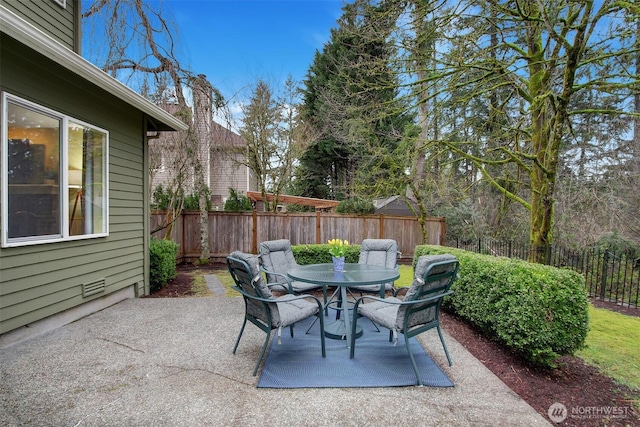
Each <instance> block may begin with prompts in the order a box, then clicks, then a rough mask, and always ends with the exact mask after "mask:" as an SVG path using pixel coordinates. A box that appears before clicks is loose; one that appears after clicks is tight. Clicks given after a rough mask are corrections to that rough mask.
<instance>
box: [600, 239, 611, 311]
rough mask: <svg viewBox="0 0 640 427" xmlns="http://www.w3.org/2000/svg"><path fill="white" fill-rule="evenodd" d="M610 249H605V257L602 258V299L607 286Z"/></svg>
mask: <svg viewBox="0 0 640 427" xmlns="http://www.w3.org/2000/svg"><path fill="white" fill-rule="evenodd" d="M608 266H609V250H608V249H605V250H604V257H603V260H602V272H601V276H600V299H601V300H604V294H605V289H606V288H607V271H608V270H609V268H608Z"/></svg>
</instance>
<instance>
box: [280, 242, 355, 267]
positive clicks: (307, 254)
mask: <svg viewBox="0 0 640 427" xmlns="http://www.w3.org/2000/svg"><path fill="white" fill-rule="evenodd" d="M291 250H292V251H293V256H294V257H295V258H296V262H297V263H298V264H300V265H306V264H321V263H329V262H331V254H330V253H329V245H328V244H322V245H293V246H291ZM358 259H360V245H349V246H348V247H347V253H346V254H345V256H344V261H345V262H358Z"/></svg>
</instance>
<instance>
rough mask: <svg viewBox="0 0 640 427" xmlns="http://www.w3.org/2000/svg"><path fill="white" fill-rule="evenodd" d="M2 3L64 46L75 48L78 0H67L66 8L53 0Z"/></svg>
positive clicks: (18, 0)
mask: <svg viewBox="0 0 640 427" xmlns="http://www.w3.org/2000/svg"><path fill="white" fill-rule="evenodd" d="M0 4H1V5H3V6H4V7H6V8H7V9H9V10H11V11H12V12H14V13H15V14H16V15H18V16H20V17H21V18H22V19H24V20H25V21H27V22H29V23H30V24H32V25H34V26H35V27H38V28H40V29H41V30H42V31H44V32H45V33H47V34H48V35H49V36H51V37H52V38H54V39H56V40H57V41H59V42H60V43H62V44H63V45H64V46H66V47H68V48H69V49H71V50H75V46H74V43H73V40H74V32H75V28H76V26H75V25H74V20H75V12H76V10H75V8H76V6H77V4H78V3H77V2H76V1H74V0H67V2H66V6H65V7H64V8H62V7H61V6H60V5H59V4H58V3H56V2H55V1H53V0H0ZM78 38H79V37H78Z"/></svg>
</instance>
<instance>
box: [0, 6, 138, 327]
mask: <svg viewBox="0 0 640 427" xmlns="http://www.w3.org/2000/svg"><path fill="white" fill-rule="evenodd" d="M68 3H71V2H68ZM0 37H1V39H0V67H1V69H0V73H1V75H2V79H1V80H0V89H1V90H3V91H7V92H9V93H11V94H14V95H16V96H20V97H22V98H25V99H28V100H30V101H32V102H35V103H37V104H39V105H42V106H44V107H48V108H51V109H53V110H56V111H59V112H61V113H64V114H67V115H69V116H71V117H73V118H76V119H79V120H82V121H85V122H87V123H90V124H92V125H95V126H97V127H100V128H102V129H105V130H107V131H108V132H109V235H108V236H107V237H101V238H94V239H87V240H76V241H68V242H56V243H46V244H38V245H33V246H20V247H12V248H0V334H2V333H5V332H8V331H11V330H13V329H16V328H18V327H21V326H24V325H27V324H29V323H32V322H35V321H37V320H40V319H43V318H46V317H48V316H51V315H54V314H57V313H60V312H62V311H65V310H68V309H71V308H74V307H77V306H79V305H82V304H84V303H86V302H89V301H91V300H94V299H97V298H101V297H104V296H105V295H108V294H111V293H113V292H116V291H119V290H122V289H125V288H128V287H132V286H134V287H135V289H136V292H144V289H148V285H146V282H145V263H146V257H147V255H146V252H147V246H146V239H147V238H146V236H147V234H148V228H147V225H146V215H145V214H144V213H145V211H146V209H147V207H146V206H145V199H146V197H145V187H144V184H145V182H146V173H145V172H146V171H145V168H144V165H145V159H144V150H145V148H144V141H143V138H144V137H143V136H144V135H145V125H144V123H145V120H146V118H145V116H144V114H143V113H142V112H141V111H139V110H138V109H136V108H134V107H132V106H131V105H129V104H127V103H126V102H123V101H122V100H120V99H118V98H116V97H114V96H113V95H111V94H109V93H108V92H106V91H104V90H102V89H100V88H98V87H97V86H95V85H93V84H91V83H89V82H87V81H86V80H84V79H81V78H78V76H77V75H75V74H73V73H71V72H69V71H68V70H67V69H65V68H64V67H61V66H59V65H58V64H56V63H55V62H53V61H50V60H48V59H46V58H45V57H43V56H41V55H40V54H38V53H37V52H35V51H33V50H31V49H26V48H25V47H24V46H23V45H21V44H20V43H18V42H16V41H15V40H13V39H12V38H10V37H8V36H6V35H4V34H2V35H0ZM102 281H104V289H102V287H101V286H98V292H95V293H92V292H93V291H94V288H93V287H91V286H93V285H95V283H96V282H97V283H98V285H100V284H102ZM87 285H90V286H87ZM87 289H89V290H90V292H87ZM83 291H84V295H83Z"/></svg>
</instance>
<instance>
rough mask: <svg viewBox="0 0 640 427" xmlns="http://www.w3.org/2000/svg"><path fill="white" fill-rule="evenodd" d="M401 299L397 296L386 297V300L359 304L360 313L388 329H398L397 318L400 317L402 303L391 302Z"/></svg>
mask: <svg viewBox="0 0 640 427" xmlns="http://www.w3.org/2000/svg"><path fill="white" fill-rule="evenodd" d="M399 301H400V299H398V298H396V297H389V298H386V299H385V302H382V301H373V302H369V303H366V304H359V305H358V313H360V314H361V315H363V316H364V317H366V318H368V319H371V320H373V321H374V322H375V323H377V324H378V325H381V326H384V327H385V328H387V329H391V330H397V329H396V318H397V317H398V309H399V308H400V305H398V304H389V303H392V302H399Z"/></svg>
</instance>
